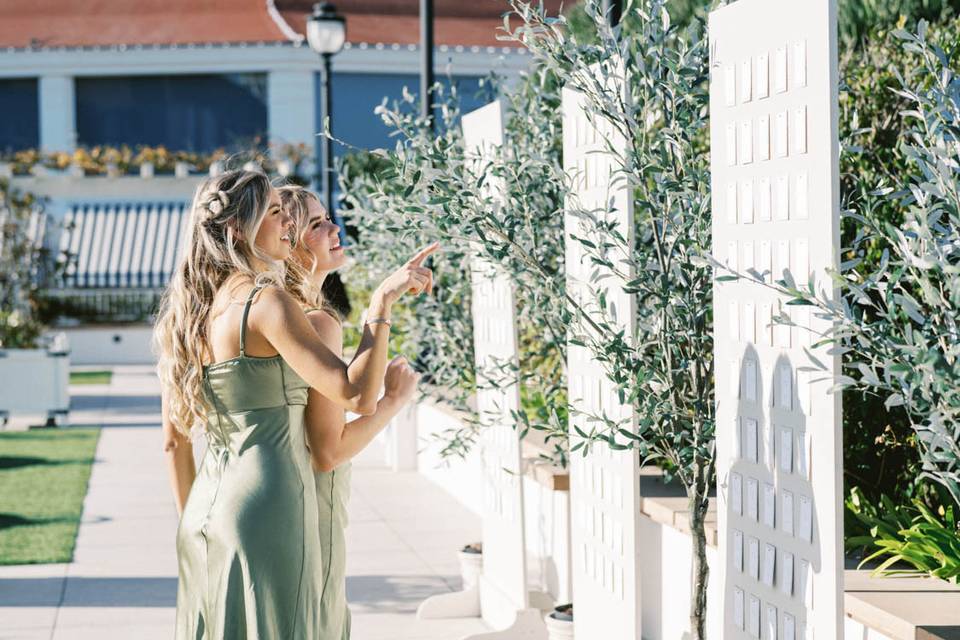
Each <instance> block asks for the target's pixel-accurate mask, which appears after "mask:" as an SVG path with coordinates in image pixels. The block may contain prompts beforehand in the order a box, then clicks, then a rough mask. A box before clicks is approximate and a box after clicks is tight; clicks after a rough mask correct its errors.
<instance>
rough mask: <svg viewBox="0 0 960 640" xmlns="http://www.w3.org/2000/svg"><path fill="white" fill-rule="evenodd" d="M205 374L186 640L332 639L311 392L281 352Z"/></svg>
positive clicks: (185, 575) (187, 562)
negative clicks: (206, 406)
mask: <svg viewBox="0 0 960 640" xmlns="http://www.w3.org/2000/svg"><path fill="white" fill-rule="evenodd" d="M259 288H260V287H255V288H254V289H253V290H252V291H251V292H250V296H249V297H248V298H247V301H246V304H245V305H244V309H243V319H242V321H241V322H242V324H241V328H240V355H239V356H237V357H236V358H231V359H229V360H224V361H222V362H217V363H214V364H211V365H208V366H206V367H205V368H204V384H205V386H206V395H207V398H208V401H209V402H210V404H211V405H212V406H211V410H210V411H209V414H208V423H207V441H208V444H207V451H206V454H205V456H204V458H203V462H202V463H201V465H200V469H199V471H198V473H197V477H196V479H195V480H194V483H193V486H192V488H191V490H190V496H189V497H188V499H187V503H186V505H185V506H184V510H183V515H182V517H181V519H180V525H179V527H178V529H177V554H178V560H179V578H180V580H179V585H178V591H177V622H176V638H177V640H201V639H202V640H237V639H242V640H280V639H284V640H286V639H291V640H329V636H327V635H324V634H323V633H322V632H321V607H320V602H321V595H322V591H323V575H324V574H323V560H322V552H321V547H320V537H319V536H318V535H317V530H318V528H319V526H320V522H319V519H318V511H317V505H318V503H317V494H316V485H315V482H314V477H313V475H314V472H313V468H312V467H311V464H310V457H309V452H308V451H307V449H306V447H305V446H304V442H305V432H304V423H303V415H304V410H305V408H306V404H307V391H308V385H307V384H306V382H304V380H303V379H302V378H301V377H300V376H298V375H297V374H296V373H295V372H294V371H293V369H291V368H290V366H289V365H288V364H287V363H286V362H285V361H284V360H283V358H281V357H280V356H279V355H277V356H273V357H266V358H264V357H252V356H247V355H246V354H245V353H244V341H245V334H246V324H247V315H248V313H249V311H250V303H251V300H252V299H253V296H254V295H255V294H256V292H257V291H258V290H259Z"/></svg>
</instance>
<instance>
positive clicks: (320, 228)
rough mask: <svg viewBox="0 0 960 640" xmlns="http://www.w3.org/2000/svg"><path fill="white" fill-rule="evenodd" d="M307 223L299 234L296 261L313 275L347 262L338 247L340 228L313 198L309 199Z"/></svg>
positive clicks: (341, 248)
mask: <svg viewBox="0 0 960 640" xmlns="http://www.w3.org/2000/svg"><path fill="white" fill-rule="evenodd" d="M307 203H308V205H307V206H308V212H309V213H308V214H307V222H306V224H305V225H304V228H303V229H302V230H301V232H300V240H299V242H298V243H297V248H296V252H295V258H296V260H297V261H298V262H299V263H300V264H301V265H302V266H303V267H304V268H306V269H308V270H312V272H313V273H321V272H322V273H326V272H329V271H333V270H334V269H337V268H339V267H341V266H343V264H344V263H345V262H346V261H347V257H346V255H345V253H344V250H343V247H341V246H340V235H339V234H340V227H338V226H337V225H336V223H334V222H333V220H331V219H330V216H329V215H327V211H326V209H325V208H324V207H323V205H321V204H320V203H319V202H318V201H317V200H316V199H315V198H309V199H308V200H307Z"/></svg>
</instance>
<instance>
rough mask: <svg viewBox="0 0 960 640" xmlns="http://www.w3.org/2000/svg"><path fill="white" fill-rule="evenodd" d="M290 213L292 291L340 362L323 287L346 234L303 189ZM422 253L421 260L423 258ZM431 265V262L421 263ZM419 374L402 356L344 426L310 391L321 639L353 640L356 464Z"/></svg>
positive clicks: (290, 196)
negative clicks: (351, 539)
mask: <svg viewBox="0 0 960 640" xmlns="http://www.w3.org/2000/svg"><path fill="white" fill-rule="evenodd" d="M279 192H280V198H281V202H282V204H283V208H284V210H285V211H286V212H287V213H288V214H289V215H290V216H291V217H292V218H293V220H294V226H295V228H296V235H295V240H296V244H295V248H294V251H293V254H292V256H291V258H290V260H289V262H288V270H287V289H288V290H289V291H290V292H291V293H292V294H293V295H294V297H296V298H297V300H298V301H299V302H300V304H301V305H302V306H303V307H304V310H305V311H306V313H307V318H308V319H309V320H310V323H311V324H312V325H313V328H314V329H315V330H316V331H317V334H318V335H319V336H320V339H321V340H322V341H323V343H324V344H325V345H326V346H327V347H328V348H330V349H331V350H332V351H334V352H335V353H336V354H337V355H342V350H343V332H342V326H341V322H340V317H339V315H338V314H337V312H336V311H335V310H334V309H333V308H332V307H331V306H330V304H329V303H328V302H327V301H326V300H324V298H323V295H322V294H321V287H322V286H323V281H324V279H325V278H326V276H327V274H328V273H330V272H332V271H334V270H336V269H339V268H340V267H342V266H343V265H344V264H345V262H346V256H345V255H344V249H343V247H342V246H341V245H340V228H339V227H338V226H337V225H336V224H335V223H334V222H333V220H332V219H331V218H330V215H329V213H328V212H327V211H326V209H325V208H324V207H323V205H322V204H321V203H320V199H319V198H318V197H317V196H316V194H314V193H313V192H311V191H308V190H307V189H304V188H303V187H299V186H285V187H280V188H279ZM422 253H423V252H422ZM422 257H425V254H424V255H423V256H422ZM421 263H422V258H419V257H418V258H415V259H414V261H411V263H408V265H407V266H408V267H409V269H410V275H411V277H412V278H414V280H416V281H417V282H419V283H421V285H422V290H423V291H425V292H427V293H430V292H431V291H432V285H433V280H432V278H433V276H432V273H431V272H430V270H429V269H427V268H425V267H423V266H422V264H421ZM419 378H420V374H418V373H414V371H413V369H411V368H410V366H409V365H408V364H407V361H406V359H405V358H404V357H403V356H398V357H396V358H394V359H393V360H391V361H390V364H389V365H387V371H386V375H385V376H384V394H383V397H382V398H380V400H379V401H378V403H377V408H376V411H375V412H374V413H373V414H372V415H367V416H360V417H358V418H356V419H354V420H351V421H350V422H346V420H345V417H344V411H343V408H342V407H339V406H338V405H337V404H336V403H335V402H333V401H331V400H330V399H329V398H327V397H325V396H324V395H323V393H322V392H320V391H318V390H315V389H311V390H310V394H309V399H308V401H307V411H306V416H305V418H304V420H305V423H306V435H307V444H308V448H309V450H310V457H311V460H312V463H313V468H314V478H315V480H316V489H317V501H318V506H319V509H318V513H319V521H320V546H321V553H322V554H323V593H322V596H321V601H320V626H321V629H322V633H321V637H323V638H329V640H346V639H348V638H349V637H350V610H349V609H348V607H347V597H346V557H347V556H346V537H345V534H344V528H345V527H346V525H347V500H348V499H349V495H350V467H351V464H350V459H351V458H353V457H354V456H355V455H357V454H358V453H359V452H360V451H362V450H363V448H364V447H366V446H367V445H368V444H369V443H370V442H371V441H372V440H373V438H374V437H376V435H377V434H378V433H380V431H382V430H383V428H384V427H385V426H386V425H387V424H388V423H389V422H390V420H391V419H392V418H393V417H394V416H395V415H397V413H399V411H400V409H401V408H403V406H404V405H405V404H407V403H408V402H409V401H410V399H411V398H412V397H413V393H414V391H415V390H416V384H417V380H418V379H419Z"/></svg>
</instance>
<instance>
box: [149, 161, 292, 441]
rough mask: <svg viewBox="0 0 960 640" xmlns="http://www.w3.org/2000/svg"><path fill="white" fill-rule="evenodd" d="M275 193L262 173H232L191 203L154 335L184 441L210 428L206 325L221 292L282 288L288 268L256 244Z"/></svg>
mask: <svg viewBox="0 0 960 640" xmlns="http://www.w3.org/2000/svg"><path fill="white" fill-rule="evenodd" d="M271 190H272V187H271V185H270V181H269V179H268V178H267V176H265V175H264V174H262V173H260V172H256V171H227V172H225V173H222V174H220V175H218V176H215V177H210V178H207V179H206V180H204V181H203V182H202V183H201V184H200V186H198V187H197V191H196V193H195V194H194V196H193V204H192V205H191V207H190V220H189V223H188V224H189V226H188V229H187V237H186V241H185V243H184V245H183V248H182V251H181V254H180V257H179V260H178V263H177V268H176V270H175V272H174V274H173V277H172V278H171V280H170V283H169V285H168V286H167V289H166V291H164V293H163V297H162V298H161V300H160V310H159V312H158V317H157V322H156V325H155V328H154V334H153V345H154V352H155V353H156V355H157V356H158V365H157V374H158V375H159V376H160V382H161V384H162V385H163V388H164V391H165V392H166V399H167V403H168V419H169V420H171V421H172V422H173V425H174V427H176V429H177V431H179V432H180V433H182V434H184V435H187V436H189V435H190V433H191V431H192V430H193V427H195V426H197V425H203V426H205V424H206V413H207V408H208V404H207V401H206V399H205V396H204V390H203V365H204V359H205V357H207V356H211V357H212V350H211V348H210V343H209V340H208V338H209V336H208V333H207V325H208V322H209V320H210V311H211V308H212V306H213V300H214V296H215V295H216V293H217V291H218V290H219V289H220V287H221V286H222V285H223V284H224V282H225V281H226V280H227V278H229V277H231V276H236V275H242V276H247V277H249V278H250V279H251V280H253V281H254V282H256V283H257V284H266V283H273V284H277V285H279V286H283V279H284V265H283V263H282V262H278V261H275V260H273V259H272V258H271V257H270V256H268V255H266V254H265V253H264V252H263V251H261V250H260V249H258V248H257V247H256V246H255V244H254V240H255V239H256V237H257V232H258V231H259V229H260V225H261V223H262V222H263V219H264V216H265V214H266V212H267V208H268V206H269V204H270V193H271ZM254 258H257V259H259V260H261V261H262V262H264V263H266V264H267V265H270V266H269V267H268V270H267V271H258V270H257V268H256V267H255V264H256V263H255V262H254Z"/></svg>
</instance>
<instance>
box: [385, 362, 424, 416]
mask: <svg viewBox="0 0 960 640" xmlns="http://www.w3.org/2000/svg"><path fill="white" fill-rule="evenodd" d="M418 380H420V374H419V373H417V372H416V371H414V370H413V369H412V368H411V367H410V365H408V364H407V358H406V356H397V357H396V358H394V359H393V360H391V361H390V363H389V364H387V372H386V374H384V376H383V387H384V392H383V395H384V396H385V397H387V398H391V399H392V400H394V401H396V402H398V403H400V404H406V403H407V402H408V401H409V400H410V398H412V397H413V392H414V391H416V390H417V381H418Z"/></svg>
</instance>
